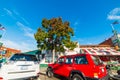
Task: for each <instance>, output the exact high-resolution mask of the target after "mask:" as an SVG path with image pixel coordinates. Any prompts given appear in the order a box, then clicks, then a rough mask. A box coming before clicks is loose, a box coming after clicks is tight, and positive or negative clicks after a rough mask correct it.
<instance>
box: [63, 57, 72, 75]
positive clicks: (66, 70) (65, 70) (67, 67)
mask: <svg viewBox="0 0 120 80" xmlns="http://www.w3.org/2000/svg"><path fill="white" fill-rule="evenodd" d="M71 70H73V58H72V57H66V59H65V64H64V65H63V69H62V72H63V73H62V75H63V76H65V77H68V76H69V74H70V71H71Z"/></svg>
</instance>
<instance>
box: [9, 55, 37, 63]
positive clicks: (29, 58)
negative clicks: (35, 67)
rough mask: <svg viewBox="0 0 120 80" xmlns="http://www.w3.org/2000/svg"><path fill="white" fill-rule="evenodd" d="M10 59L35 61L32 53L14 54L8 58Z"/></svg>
mask: <svg viewBox="0 0 120 80" xmlns="http://www.w3.org/2000/svg"><path fill="white" fill-rule="evenodd" d="M10 60H11V61H37V58H36V56H34V55H24V54H15V55H13V56H12V57H11V58H10Z"/></svg>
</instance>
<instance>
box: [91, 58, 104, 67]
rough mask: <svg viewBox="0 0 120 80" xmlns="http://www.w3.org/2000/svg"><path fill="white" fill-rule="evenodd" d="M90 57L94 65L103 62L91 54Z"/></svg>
mask: <svg viewBox="0 0 120 80" xmlns="http://www.w3.org/2000/svg"><path fill="white" fill-rule="evenodd" d="M91 57H92V60H93V61H94V63H95V64H96V65H101V64H103V62H102V61H101V60H100V58H99V57H98V56H91Z"/></svg>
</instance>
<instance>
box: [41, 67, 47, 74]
mask: <svg viewBox="0 0 120 80" xmlns="http://www.w3.org/2000/svg"><path fill="white" fill-rule="evenodd" d="M46 70H47V67H40V74H44V75H46Z"/></svg>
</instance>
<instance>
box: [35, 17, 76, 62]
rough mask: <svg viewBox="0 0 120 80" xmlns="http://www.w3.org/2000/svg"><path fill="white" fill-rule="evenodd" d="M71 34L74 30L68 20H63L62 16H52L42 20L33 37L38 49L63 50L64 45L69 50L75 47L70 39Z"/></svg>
mask: <svg viewBox="0 0 120 80" xmlns="http://www.w3.org/2000/svg"><path fill="white" fill-rule="evenodd" d="M73 35H74V31H73V29H72V28H71V27H70V23H69V22H68V21H64V22H63V20H62V18H52V19H50V20H48V19H43V20H42V27H39V28H38V30H37V32H36V33H35V34H34V37H35V39H36V41H37V47H38V48H39V49H40V50H43V49H44V50H51V51H52V52H53V50H54V51H55V52H64V50H65V49H64V47H67V48H68V49H71V50H72V49H74V48H75V47H76V43H75V42H73V41H71V36H73ZM53 57H54V55H53ZM53 59H54V58H53ZM53 61H54V60H53Z"/></svg>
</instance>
